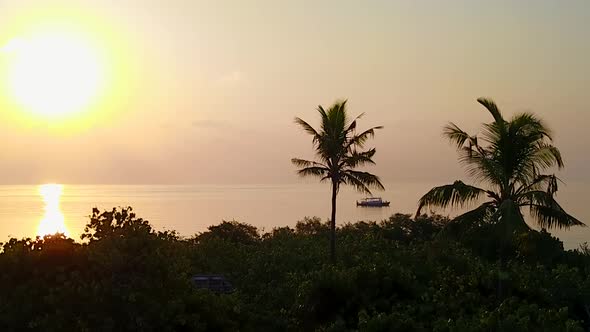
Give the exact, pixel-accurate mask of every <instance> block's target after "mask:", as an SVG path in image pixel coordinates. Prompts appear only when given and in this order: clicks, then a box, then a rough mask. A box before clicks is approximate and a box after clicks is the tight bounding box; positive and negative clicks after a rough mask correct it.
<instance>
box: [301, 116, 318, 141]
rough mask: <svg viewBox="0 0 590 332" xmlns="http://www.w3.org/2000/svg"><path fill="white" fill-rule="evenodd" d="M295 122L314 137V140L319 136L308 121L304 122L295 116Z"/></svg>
mask: <svg viewBox="0 0 590 332" xmlns="http://www.w3.org/2000/svg"><path fill="white" fill-rule="evenodd" d="M295 123H296V124H298V125H299V126H301V128H303V130H304V131H305V132H306V133H308V134H310V135H312V136H313V137H314V140H316V138H317V137H318V136H320V134H319V133H318V132H317V130H315V129H314V128H313V127H312V126H311V125H310V124H309V123H307V122H305V121H304V120H303V119H301V118H297V117H296V118H295Z"/></svg>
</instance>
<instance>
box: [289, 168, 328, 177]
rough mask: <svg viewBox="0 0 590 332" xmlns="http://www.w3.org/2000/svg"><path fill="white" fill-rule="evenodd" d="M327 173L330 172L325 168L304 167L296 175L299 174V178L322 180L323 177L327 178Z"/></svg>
mask: <svg viewBox="0 0 590 332" xmlns="http://www.w3.org/2000/svg"><path fill="white" fill-rule="evenodd" d="M329 172H330V170H329V169H328V168H326V167H320V166H310V167H305V168H302V169H300V170H298V171H297V174H299V176H301V177H306V176H315V177H320V178H324V177H326V176H328V174H329Z"/></svg>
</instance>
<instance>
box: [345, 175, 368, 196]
mask: <svg viewBox="0 0 590 332" xmlns="http://www.w3.org/2000/svg"><path fill="white" fill-rule="evenodd" d="M340 181H341V182H342V183H344V184H347V185H349V186H352V187H354V189H356V190H357V191H359V192H361V193H364V194H367V195H372V193H371V189H370V188H369V187H368V186H367V185H366V184H365V183H364V182H363V181H361V180H360V179H358V178H357V177H355V176H354V175H352V174H350V173H348V172H346V173H343V174H341V178H340Z"/></svg>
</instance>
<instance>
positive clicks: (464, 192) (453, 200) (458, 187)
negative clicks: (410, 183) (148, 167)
mask: <svg viewBox="0 0 590 332" xmlns="http://www.w3.org/2000/svg"><path fill="white" fill-rule="evenodd" d="M485 193H486V191H485V190H483V189H481V188H477V187H474V186H470V185H466V184H465V183H463V182H462V181H455V182H454V183H453V184H449V185H446V186H440V187H435V188H432V189H431V190H430V191H429V192H428V193H426V195H424V196H422V198H420V201H419V204H418V211H417V212H416V215H420V213H421V212H422V209H423V208H424V207H440V208H446V207H449V206H451V207H459V206H465V205H466V204H468V203H471V202H474V201H476V200H478V199H479V198H480V197H481V196H482V195H484V194H485Z"/></svg>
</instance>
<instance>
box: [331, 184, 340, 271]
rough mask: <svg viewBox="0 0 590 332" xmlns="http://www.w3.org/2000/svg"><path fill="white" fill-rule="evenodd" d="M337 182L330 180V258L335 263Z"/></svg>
mask: <svg viewBox="0 0 590 332" xmlns="http://www.w3.org/2000/svg"><path fill="white" fill-rule="evenodd" d="M337 195H338V184H336V183H334V182H332V218H330V259H331V260H332V263H336V196H337Z"/></svg>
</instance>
